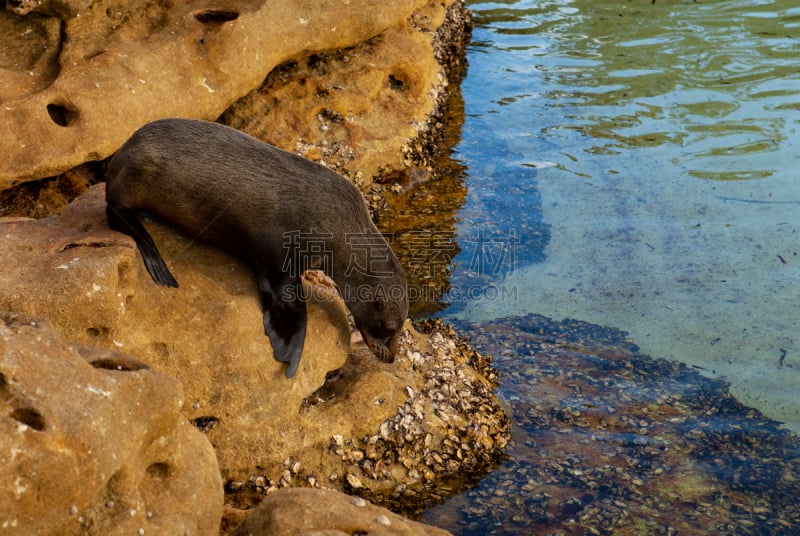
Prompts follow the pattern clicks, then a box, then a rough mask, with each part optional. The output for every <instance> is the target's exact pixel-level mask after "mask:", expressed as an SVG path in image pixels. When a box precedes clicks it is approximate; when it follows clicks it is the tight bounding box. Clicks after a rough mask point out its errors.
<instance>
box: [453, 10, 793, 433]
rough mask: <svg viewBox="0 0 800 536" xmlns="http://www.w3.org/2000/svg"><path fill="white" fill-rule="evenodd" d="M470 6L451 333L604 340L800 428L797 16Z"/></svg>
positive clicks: (773, 12) (769, 12)
mask: <svg viewBox="0 0 800 536" xmlns="http://www.w3.org/2000/svg"><path fill="white" fill-rule="evenodd" d="M470 8H471V9H472V10H473V13H474V14H475V21H476V28H475V31H474V34H473V44H472V46H471V47H470V50H469V53H468V59H469V72H468V75H467V77H466V79H465V80H464V83H463V85H462V91H463V98H464V113H465V120H464V125H463V129H462V133H461V136H462V138H461V142H460V143H459V144H458V145H457V146H456V148H455V152H454V155H453V158H454V159H455V160H456V161H457V162H458V163H459V164H460V165H461V166H463V168H462V169H459V170H458V171H459V173H460V175H461V176H460V178H459V180H460V181H461V182H463V186H464V188H465V193H464V194H463V202H462V204H461V206H460V209H458V211H457V212H456V214H455V216H454V217H452V218H451V219H452V222H450V225H451V227H452V230H453V233H454V237H455V242H456V243H457V249H455V250H453V251H451V252H450V253H452V259H453V260H454V267H453V268H452V273H451V274H450V273H448V275H451V276H452V277H451V278H450V280H449V282H448V285H450V286H449V287H448V288H446V289H444V290H449V293H448V294H447V295H445V296H444V298H443V301H444V302H447V303H449V308H447V309H446V310H445V311H444V316H446V317H449V318H454V319H464V320H469V321H473V322H474V321H482V320H490V319H495V318H500V317H504V316H507V315H524V314H527V313H531V312H535V313H539V314H543V315H545V316H548V317H552V318H556V319H561V318H576V319H580V320H585V321H589V322H593V323H597V324H601V325H608V326H613V327H616V328H619V329H622V330H625V331H627V332H629V333H630V334H631V336H632V337H633V338H634V340H635V341H636V342H637V344H639V345H640V346H641V348H642V351H643V352H645V353H647V354H650V355H654V356H658V357H664V358H671V359H678V360H681V361H684V362H686V363H689V364H691V365H695V366H697V367H702V370H705V372H706V373H707V374H708V375H710V376H714V377H724V378H725V379H726V380H728V381H730V382H731V389H732V392H733V393H734V394H735V395H736V396H737V397H739V398H740V400H742V401H743V402H744V403H746V404H749V405H752V406H754V407H757V408H759V409H760V410H761V411H763V412H764V413H765V414H766V415H768V416H769V417H771V418H773V419H776V420H779V421H782V422H785V423H786V426H788V427H789V428H791V429H794V430H800V389H798V387H797V386H798V385H800V344H798V337H797V327H798V319H800V314H798V311H797V308H798V298H799V297H800V290H798V277H799V276H800V233H798V226H799V224H800V222H799V221H798V220H799V217H798V214H799V213H800V171H798V170H800V150H799V149H800V147H799V146H800V134H798V131H797V130H798V126H800V7H797V5H796V3H795V2H793V1H790V0H776V1H771V2H770V1H762V2H756V3H754V2H750V1H744V0H729V1H722V2H711V3H707V2H704V3H695V2H692V3H689V2H668V1H661V0H658V1H656V2H655V3H650V2H646V1H624V2H623V1H606V2H591V1H588V0H575V1H563V0H562V1H537V2H534V1H532V0H520V1H509V2H502V3H500V2H496V3H489V2H473V3H471V4H470ZM459 184H461V183H459ZM444 228H445V229H447V228H448V227H447V226H445V227H444Z"/></svg>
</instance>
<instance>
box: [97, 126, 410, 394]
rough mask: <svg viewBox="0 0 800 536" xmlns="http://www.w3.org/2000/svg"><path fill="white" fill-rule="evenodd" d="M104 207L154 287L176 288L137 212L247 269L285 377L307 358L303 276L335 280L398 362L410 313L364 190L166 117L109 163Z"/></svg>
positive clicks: (370, 334) (273, 151)
mask: <svg viewBox="0 0 800 536" xmlns="http://www.w3.org/2000/svg"><path fill="white" fill-rule="evenodd" d="M106 202H107V206H106V215H107V218H108V223H109V226H110V227H111V228H112V229H115V230H117V231H120V232H122V233H125V234H128V235H130V236H131V237H133V239H134V240H135V241H136V245H137V246H138V248H139V251H140V252H141V255H142V258H143V259H144V263H145V266H146V267H147V271H148V272H149V273H150V276H151V277H152V278H153V281H155V282H156V283H157V284H158V285H162V286H166V287H177V286H178V283H177V281H175V278H174V277H173V276H172V274H171V273H170V271H169V268H167V265H166V264H165V263H164V259H163V258H162V257H161V254H160V253H159V252H158V249H157V248H156V245H155V243H154V242H153V239H152V238H151V237H150V235H149V233H148V232H147V230H146V229H145V228H144V226H143V225H142V224H141V222H140V221H139V218H138V214H139V213H140V212H146V213H149V214H152V215H153V216H155V217H157V218H158V219H159V220H161V221H163V222H164V223H167V224H169V225H171V226H173V227H175V228H176V229H178V230H180V231H182V232H184V233H186V234H187V235H188V236H191V237H193V238H199V239H201V240H203V241H205V242H207V243H209V244H211V245H214V246H218V247H221V248H223V249H225V250H227V251H229V252H230V253H232V254H234V255H235V256H237V257H239V258H240V259H242V260H244V261H245V262H248V263H249V264H250V266H252V268H253V271H254V273H255V277H256V280H257V282H258V289H259V294H260V297H261V305H262V308H263V310H264V318H263V321H264V331H265V333H266V335H267V336H268V337H269V340H270V343H271V344H272V348H273V351H274V354H275V358H276V359H277V360H279V361H282V362H285V363H288V364H289V366H288V368H287V369H286V377H287V378H290V377H292V376H293V375H294V374H295V372H296V371H297V366H298V364H299V362H300V355H301V353H302V350H303V341H304V339H305V332H306V303H305V299H304V297H303V296H302V292H301V289H302V287H301V283H300V276H301V275H302V272H303V271H305V270H306V269H310V268H317V269H322V270H324V271H325V272H326V273H327V274H328V275H329V276H330V277H331V278H332V279H333V280H334V281H335V282H336V284H337V285H338V287H339V292H340V293H341V295H342V297H343V298H344V300H345V303H347V306H348V308H349V309H350V312H351V313H352V315H353V318H354V320H355V323H356V326H357V327H358V329H359V330H360V331H361V334H362V336H363V338H364V340H365V341H366V343H367V345H368V346H369V347H370V348H371V349H372V350H373V351H374V352H375V353H376V355H377V356H378V357H379V358H380V359H381V360H382V361H386V362H391V361H393V359H394V352H395V349H396V343H397V339H398V338H399V336H400V333H401V331H402V327H403V323H404V322H405V319H406V316H407V314H408V298H407V289H406V276H405V273H404V272H403V268H402V267H401V266H400V263H399V262H398V260H397V257H395V255H394V253H392V250H391V248H390V247H389V244H387V243H386V240H384V238H383V237H382V236H381V234H380V233H379V232H378V229H377V228H376V227H375V225H374V224H373V223H372V220H371V219H370V217H369V213H368V212H367V210H366V206H365V204H364V199H363V197H362V195H361V192H360V191H359V190H358V188H356V187H355V185H353V184H352V183H350V182H349V181H348V180H347V179H345V178H344V177H342V176H341V175H339V174H337V173H335V172H334V171H331V170H330V169H328V168H326V167H324V166H322V165H320V164H317V163H315V162H312V161H310V160H308V159H306V158H303V157H301V156H298V155H295V154H292V153H289V152H287V151H283V150H281V149H278V148H277V147H274V146H272V145H268V144H266V143H263V142H261V141H259V140H257V139H255V138H253V137H251V136H249V135H247V134H244V133H243V132H240V131H238V130H235V129H233V128H230V127H227V126H224V125H221V124H218V123H212V122H208V121H197V120H188V119H162V120H158V121H154V122H152V123H149V124H147V125H145V126H143V127H142V128H140V129H139V130H137V131H136V132H135V133H134V134H133V135H132V136H131V137H130V139H128V141H126V142H125V144H124V145H123V146H122V147H121V148H120V149H119V150H118V151H117V152H116V153H115V154H114V156H113V157H112V158H111V160H110V161H109V162H108V165H107V166H106Z"/></svg>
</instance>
